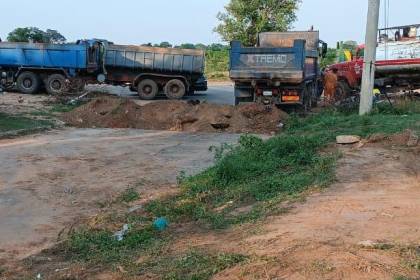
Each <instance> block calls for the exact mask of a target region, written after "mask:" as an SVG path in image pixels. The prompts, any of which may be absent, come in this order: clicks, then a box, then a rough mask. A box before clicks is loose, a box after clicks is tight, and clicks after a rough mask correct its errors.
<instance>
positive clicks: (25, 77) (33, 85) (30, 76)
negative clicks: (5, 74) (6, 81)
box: [16, 72, 41, 94]
mask: <svg viewBox="0 0 420 280" xmlns="http://www.w3.org/2000/svg"><path fill="white" fill-rule="evenodd" d="M16 85H17V88H18V90H19V91H20V92H21V93H25V94H34V93H37V92H38V90H39V88H40V87H41V79H40V78H39V76H38V75H37V74H35V73H33V72H22V73H21V74H20V75H19V77H18V78H17V81H16Z"/></svg>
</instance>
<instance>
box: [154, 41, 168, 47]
mask: <svg viewBox="0 0 420 280" xmlns="http://www.w3.org/2000/svg"><path fill="white" fill-rule="evenodd" d="M153 46H154V47H158V48H172V44H171V43H169V42H166V41H165V42H162V43H160V44H154V45H153Z"/></svg>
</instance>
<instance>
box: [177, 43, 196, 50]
mask: <svg viewBox="0 0 420 280" xmlns="http://www.w3.org/2000/svg"><path fill="white" fill-rule="evenodd" d="M179 48H180V49H195V45H194V44H191V43H184V44H181V45H180V46H179Z"/></svg>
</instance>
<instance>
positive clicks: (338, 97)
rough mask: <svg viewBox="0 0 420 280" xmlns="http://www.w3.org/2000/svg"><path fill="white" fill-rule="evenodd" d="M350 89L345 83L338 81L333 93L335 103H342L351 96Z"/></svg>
mask: <svg viewBox="0 0 420 280" xmlns="http://www.w3.org/2000/svg"><path fill="white" fill-rule="evenodd" d="M351 92H352V90H351V88H350V86H349V85H348V84H347V82H346V81H338V83H337V90H336V91H335V101H342V100H344V99H346V98H347V97H349V96H350V95H351Z"/></svg>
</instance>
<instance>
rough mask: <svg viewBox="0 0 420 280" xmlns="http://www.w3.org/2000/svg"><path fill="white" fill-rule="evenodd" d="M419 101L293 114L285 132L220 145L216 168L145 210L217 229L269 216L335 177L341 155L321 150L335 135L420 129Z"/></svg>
mask: <svg viewBox="0 0 420 280" xmlns="http://www.w3.org/2000/svg"><path fill="white" fill-rule="evenodd" d="M419 104H420V103H416V102H415V103H414V104H412V105H410V107H409V108H410V109H409V110H408V109H407V107H406V108H400V107H397V106H394V107H393V108H388V107H386V106H385V105H383V107H378V108H376V109H375V111H374V112H373V113H372V114H370V115H367V116H363V117H360V116H358V115H357V114H354V113H348V112H347V113H343V112H339V111H336V110H327V111H324V112H322V113H319V114H316V115H313V116H311V117H308V118H300V117H298V116H293V117H292V118H291V119H290V120H289V122H288V125H287V127H286V130H285V132H284V133H282V134H280V135H278V136H276V137H274V138H271V139H269V140H267V141H263V140H261V139H260V138H257V137H254V136H249V135H244V136H242V137H241V138H240V140H239V144H238V145H237V146H227V145H222V146H221V147H220V148H218V149H216V152H215V154H216V164H215V165H214V166H213V167H211V168H209V169H207V170H206V171H204V172H202V173H200V174H198V175H196V176H193V177H189V178H183V180H182V182H181V185H180V186H181V189H182V191H181V193H180V195H178V196H176V197H174V198H170V199H167V200H158V201H153V202H151V203H150V204H149V205H148V206H147V209H148V211H150V212H151V213H152V214H153V215H155V216H165V217H168V218H169V219H170V220H171V221H173V222H186V221H196V222H200V223H202V224H204V225H207V226H210V227H213V228H225V227H227V226H229V225H232V224H237V223H243V222H248V221H253V220H255V219H259V218H261V217H265V216H266V215H267V214H269V213H272V211H273V210H274V209H276V208H278V207H277V206H278V205H279V202H281V201H284V200H288V199H290V198H291V197H297V196H299V194H301V193H302V192H304V191H306V190H307V189H308V188H311V187H314V186H317V187H324V186H327V185H328V184H329V183H331V182H332V181H333V179H334V163H335V159H336V158H337V155H336V154H328V153H320V151H321V150H322V149H323V148H325V147H326V146H327V145H328V144H330V143H332V142H334V141H335V138H336V136H338V135H341V134H356V135H360V136H362V137H367V136H369V135H371V134H374V133H383V134H394V133H398V132H401V131H403V130H405V129H408V128H410V129H413V130H416V131H420V114H419V113H418V112H420V109H419ZM243 209H245V210H246V211H243Z"/></svg>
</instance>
